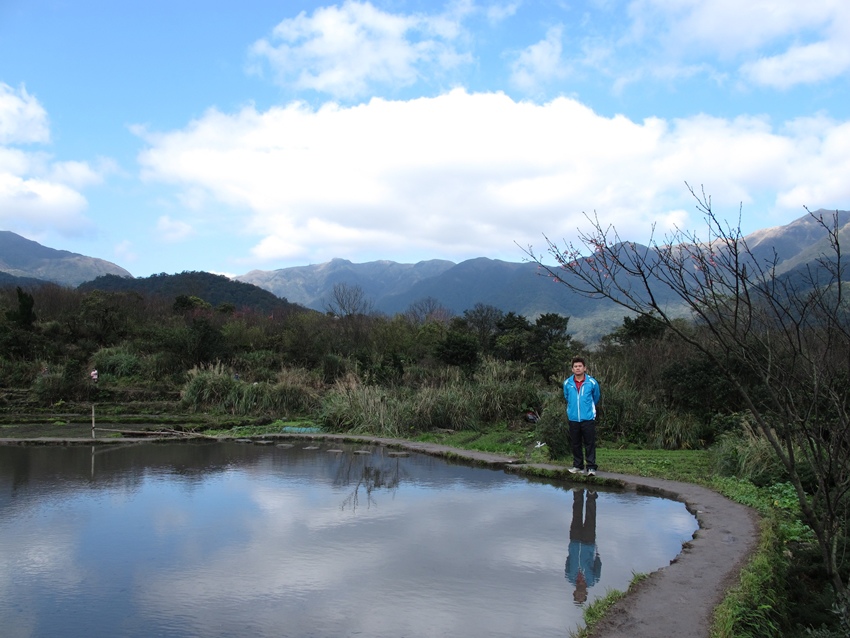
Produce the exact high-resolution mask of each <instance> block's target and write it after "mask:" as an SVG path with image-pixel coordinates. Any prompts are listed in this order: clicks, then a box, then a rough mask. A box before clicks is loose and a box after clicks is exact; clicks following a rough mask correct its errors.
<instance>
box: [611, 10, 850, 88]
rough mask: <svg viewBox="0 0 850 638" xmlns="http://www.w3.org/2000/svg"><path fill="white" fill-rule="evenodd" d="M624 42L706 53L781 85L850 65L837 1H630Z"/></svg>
mask: <svg viewBox="0 0 850 638" xmlns="http://www.w3.org/2000/svg"><path fill="white" fill-rule="evenodd" d="M628 11H629V15H630V19H631V24H630V29H629V37H628V39H629V40H630V41H642V42H645V41H647V40H648V39H650V38H652V39H655V40H659V41H660V42H661V46H662V49H663V51H664V53H663V55H665V56H667V59H671V58H672V59H673V60H676V61H681V62H682V63H684V60H687V59H689V58H692V57H693V56H701V55H705V54H710V55H712V56H714V57H715V59H716V60H718V61H719V62H720V63H733V64H735V63H737V64H738V65H739V67H738V68H739V71H740V74H741V76H742V77H743V78H744V79H746V80H748V81H749V82H752V83H754V84H757V85H764V86H770V87H774V88H779V89H787V88H790V87H793V86H796V85H799V84H812V83H816V82H821V81H824V80H831V79H834V78H836V77H838V76H840V75H844V74H846V73H847V72H848V71H850V4H848V3H847V2H844V1H843V0H820V1H818V2H799V1H798V0H771V1H770V2H738V1H737V0H633V1H632V2H631V4H630V5H629V10H628Z"/></svg>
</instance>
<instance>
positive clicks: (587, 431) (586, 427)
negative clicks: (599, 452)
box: [570, 420, 596, 470]
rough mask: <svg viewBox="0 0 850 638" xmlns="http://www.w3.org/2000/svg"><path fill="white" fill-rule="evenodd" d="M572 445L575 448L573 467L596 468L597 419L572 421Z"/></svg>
mask: <svg viewBox="0 0 850 638" xmlns="http://www.w3.org/2000/svg"><path fill="white" fill-rule="evenodd" d="M570 445H571V446H572V448H573V467H577V468H579V469H580V470H583V469H584V467H585V461H587V469H589V470H595V469H596V421H595V420H594V421H570Z"/></svg>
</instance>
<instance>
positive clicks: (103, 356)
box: [93, 347, 142, 378]
mask: <svg viewBox="0 0 850 638" xmlns="http://www.w3.org/2000/svg"><path fill="white" fill-rule="evenodd" d="M93 364H94V367H95V368H97V370H98V372H99V373H101V374H108V375H111V376H114V377H119V378H120V377H134V376H137V375H138V374H139V373H141V371H142V360H141V358H140V357H139V356H138V355H137V354H134V353H132V352H130V351H129V350H127V349H126V348H124V347H115V348H101V349H100V350H98V351H97V352H96V353H95V354H94V357H93Z"/></svg>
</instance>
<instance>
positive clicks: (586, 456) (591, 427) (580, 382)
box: [564, 357, 602, 476]
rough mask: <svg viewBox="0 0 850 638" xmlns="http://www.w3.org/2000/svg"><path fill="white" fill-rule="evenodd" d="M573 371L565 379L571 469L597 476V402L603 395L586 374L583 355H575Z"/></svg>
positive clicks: (595, 381) (594, 380)
mask: <svg viewBox="0 0 850 638" xmlns="http://www.w3.org/2000/svg"><path fill="white" fill-rule="evenodd" d="M572 371H573V373H572V375H571V376H569V377H568V378H567V380H566V381H564V399H565V400H566V402H567V420H568V421H569V424H570V445H571V446H572V451H573V466H572V467H571V468H570V472H572V473H573V474H584V473H585V467H587V470H586V472H587V475H588V476H596V406H597V405H599V402H600V401H601V399H602V392H601V390H600V389H599V382H598V381H597V380H596V379H594V378H593V377H592V376H590V375H589V374H587V367H586V364H585V362H584V359H582V358H581V357H573V361H572Z"/></svg>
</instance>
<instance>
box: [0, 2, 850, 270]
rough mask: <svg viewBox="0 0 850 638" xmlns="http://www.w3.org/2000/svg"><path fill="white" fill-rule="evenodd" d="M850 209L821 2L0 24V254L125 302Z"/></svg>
mask: <svg viewBox="0 0 850 638" xmlns="http://www.w3.org/2000/svg"><path fill="white" fill-rule="evenodd" d="M688 185H690V186H691V187H692V188H694V189H696V190H697V191H701V190H703V189H704V191H705V193H706V194H707V195H709V196H710V197H711V203H712V207H713V209H714V211H715V213H717V214H718V216H720V217H721V218H722V219H724V220H727V221H728V222H729V223H730V224H732V225H733V226H737V225H738V224H739V223H740V227H741V230H742V231H744V232H745V233H749V232H752V231H754V230H758V229H761V228H767V227H772V226H778V225H783V224H787V223H789V222H791V221H793V220H795V219H798V218H800V217H802V216H804V215H806V214H807V213H806V209H807V208H808V209H810V210H817V209H821V208H824V209H831V210H835V209H842V210H843V209H848V208H850V2H847V1H846V0H808V1H807V2H800V1H799V0H748V1H747V2H741V1H740V0H622V1H618V0H583V1H572V0H561V1H559V0H548V1H542V0H540V1H538V0H493V1H485V0H454V1H450V2H439V1H436V2H435V1H433V0H432V1H429V2H425V1H424V0H422V1H417V0H409V1H408V0H372V1H371V2H361V1H354V0H349V1H342V2H336V3H331V2H309V1H301V0H286V1H278V2H271V1H266V0H243V1H242V2H232V1H231V2H225V1H223V0H123V1H122V2H115V0H0V230H9V231H12V232H15V233H18V234H20V235H22V236H24V237H27V238H28V239H32V240H34V241H37V242H39V243H41V244H43V245H45V246H49V247H51V248H56V249H61V250H69V251H71V252H76V253H80V254H84V255H88V256H91V257H98V258H101V259H105V260H108V261H111V262H114V263H115V264H117V265H119V266H121V267H123V268H125V269H127V270H128V271H129V272H130V273H132V274H133V275H134V276H136V277H146V276H148V275H151V274H157V273H179V272H183V271H193V270H195V271H208V272H214V273H222V274H228V275H237V276H238V275H241V274H245V273H247V272H249V271H251V270H255V269H258V270H275V269H278V268H287V267H292V266H303V265H308V264H321V263H325V262H327V261H329V260H331V259H333V258H343V259H348V260H351V261H352V262H355V263H363V262H368V261H375V260H384V259H386V260H392V261H397V262H402V263H416V262H419V261H422V260H428V259H447V260H450V261H454V262H460V261H463V260H465V259H471V258H475V257H489V258H492V259H502V260H505V261H512V262H520V261H523V260H524V259H526V258H527V255H526V254H525V249H527V248H528V247H529V246H531V247H532V249H533V250H534V251H535V252H541V251H543V250H545V247H546V243H545V238H546V237H548V238H550V239H552V240H553V241H556V242H558V243H566V242H574V241H576V239H577V237H578V235H579V232H580V231H582V230H588V229H589V222H588V216H591V217H592V216H593V215H596V216H598V218H599V220H600V221H601V222H602V223H603V225H605V226H608V225H612V226H613V227H614V228H615V229H616V230H617V232H618V233H619V235H620V236H621V237H622V238H624V239H629V240H634V241H646V240H648V239H649V237H650V235H651V233H652V231H653V228H654V229H655V235H656V236H660V235H664V234H666V233H668V232H671V231H672V230H673V229H675V228H680V229H684V230H695V231H697V233H698V234H699V233H700V229H704V228H705V222H704V220H703V217H702V215H701V213H700V212H699V211H698V210H697V207H696V202H695V200H694V198H693V196H692V195H691V193H690V192H689V188H688Z"/></svg>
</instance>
